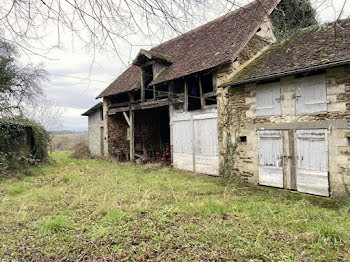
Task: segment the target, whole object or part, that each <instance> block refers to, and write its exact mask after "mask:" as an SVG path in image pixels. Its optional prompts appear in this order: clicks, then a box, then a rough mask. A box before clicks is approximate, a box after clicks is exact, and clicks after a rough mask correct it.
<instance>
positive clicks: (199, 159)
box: [171, 109, 219, 175]
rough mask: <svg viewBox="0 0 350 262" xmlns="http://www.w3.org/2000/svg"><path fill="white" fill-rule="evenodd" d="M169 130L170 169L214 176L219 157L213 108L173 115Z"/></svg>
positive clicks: (215, 112) (217, 171) (215, 114)
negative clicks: (170, 138)
mask: <svg viewBox="0 0 350 262" xmlns="http://www.w3.org/2000/svg"><path fill="white" fill-rule="evenodd" d="M171 128H172V130H171V134H172V148H173V152H172V155H173V165H174V167H176V168H178V169H183V170H189V171H193V172H200V173H204V174H210V175H218V173H219V157H218V133H217V111H216V109H215V110H214V109H212V110H206V111H193V112H173V113H172V117H171Z"/></svg>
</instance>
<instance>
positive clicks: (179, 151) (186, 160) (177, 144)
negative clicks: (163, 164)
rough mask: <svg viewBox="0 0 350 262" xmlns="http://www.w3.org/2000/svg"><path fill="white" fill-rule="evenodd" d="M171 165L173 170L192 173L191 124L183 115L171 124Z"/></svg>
mask: <svg viewBox="0 0 350 262" xmlns="http://www.w3.org/2000/svg"><path fill="white" fill-rule="evenodd" d="M172 129H173V130H172V136H173V139H172V143H173V152H172V155H173V164H174V167H175V168H178V169H182V170H188V171H193V146H192V123H191V119H190V117H189V116H187V115H184V116H183V117H182V118H178V119H176V120H174V121H173V122H172Z"/></svg>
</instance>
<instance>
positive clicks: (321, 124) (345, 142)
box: [218, 67, 350, 196]
mask: <svg viewBox="0 0 350 262" xmlns="http://www.w3.org/2000/svg"><path fill="white" fill-rule="evenodd" d="M294 79H295V78H294V76H288V77H282V78H281V79H280V83H281V97H282V98H283V99H282V100H281V101H280V103H281V115H278V116H264V117H257V116H256V84H255V83H253V84H248V85H245V86H240V87H234V88H230V89H228V88H225V89H219V91H218V93H219V95H218V110H219V113H218V115H219V124H218V125H219V134H220V135H219V148H220V164H221V167H222V169H221V170H222V175H228V174H231V175H232V174H233V173H234V174H240V175H242V176H244V177H246V178H247V179H248V180H249V181H251V182H254V183H257V182H258V137H257V133H256V130H257V129H259V128H264V129H303V128H328V129H329V135H328V148H329V174H330V175H329V179H330V188H331V195H332V196H345V195H347V192H346V191H347V190H348V188H347V187H349V189H350V140H349V139H350V138H349V133H350V67H338V68H332V69H328V70H327V71H326V84H327V100H328V101H329V103H328V105H327V107H328V110H327V112H323V113H316V114H299V115H296V114H295V95H294ZM243 136H246V138H247V142H239V141H240V138H241V137H243ZM232 151H234V152H232Z"/></svg>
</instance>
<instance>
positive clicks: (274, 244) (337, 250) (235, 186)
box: [0, 152, 350, 261]
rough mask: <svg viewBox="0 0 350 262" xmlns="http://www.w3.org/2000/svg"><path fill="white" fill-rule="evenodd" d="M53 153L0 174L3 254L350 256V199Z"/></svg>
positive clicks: (40, 257) (50, 257)
mask: <svg viewBox="0 0 350 262" xmlns="http://www.w3.org/2000/svg"><path fill="white" fill-rule="evenodd" d="M52 156H53V158H54V160H55V163H54V164H52V165H46V166H43V167H41V168H34V169H31V170H27V171H25V173H24V174H23V175H22V176H19V177H16V178H11V179H8V178H2V179H1V178H0V261H121V260H122V261H149V260H152V261H154V260H155V261H234V260H236V261H350V248H349V247H350V202H345V201H335V200H332V199H327V198H321V197H315V196H309V195H302V194H298V193H292V192H288V191H284V190H278V189H273V188H267V187H258V186H253V185H250V184H246V183H244V182H239V181H237V180H233V179H224V178H215V177H209V176H205V175H198V174H192V173H188V172H182V171H178V170H174V169H171V168H169V167H161V166H154V165H145V166H136V165H135V166H134V165H131V164H112V163H109V162H105V161H102V160H77V159H71V158H70V153H67V152H55V153H53V155H52Z"/></svg>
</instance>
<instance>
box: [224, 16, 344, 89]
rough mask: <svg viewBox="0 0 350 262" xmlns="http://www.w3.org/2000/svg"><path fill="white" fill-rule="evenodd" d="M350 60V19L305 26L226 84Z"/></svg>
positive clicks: (274, 46)
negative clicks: (311, 26)
mask: <svg viewBox="0 0 350 262" xmlns="http://www.w3.org/2000/svg"><path fill="white" fill-rule="evenodd" d="M349 59H350V20H342V21H338V22H337V23H329V24H326V25H322V26H319V27H313V28H308V29H304V30H303V31H301V32H299V33H296V34H295V35H293V36H292V37H290V38H289V39H288V40H285V41H284V42H282V43H276V44H274V45H273V46H271V47H270V48H269V49H268V50H267V51H265V52H264V53H263V54H262V55H261V56H260V57H258V58H257V59H256V60H254V61H253V62H252V63H251V64H249V65H248V66H246V68H244V69H243V70H242V71H241V72H239V73H237V75H236V76H235V77H233V79H232V81H231V82H230V83H228V84H225V85H237V84H239V83H243V82H244V83H246V82H253V81H254V80H256V79H260V78H267V77H271V78H272V77H276V76H278V75H281V74H288V72H290V73H292V72H294V71H296V70H302V69H310V68H312V67H316V66H326V65H331V64H334V63H337V62H341V61H346V60H349Z"/></svg>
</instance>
